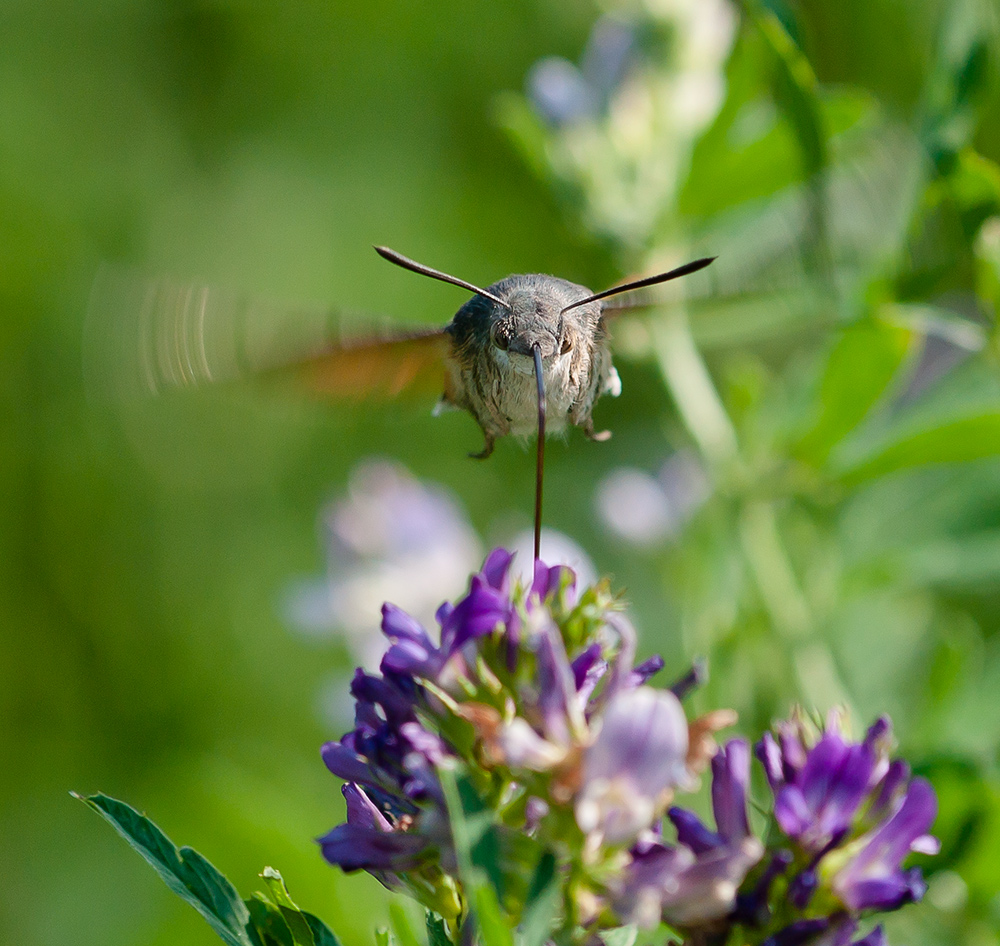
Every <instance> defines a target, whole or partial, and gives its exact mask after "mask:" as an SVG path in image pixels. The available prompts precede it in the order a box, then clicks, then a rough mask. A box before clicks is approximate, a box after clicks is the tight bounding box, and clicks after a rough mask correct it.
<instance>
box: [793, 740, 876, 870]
mask: <svg viewBox="0 0 1000 946" xmlns="http://www.w3.org/2000/svg"><path fill="white" fill-rule="evenodd" d="M875 763H876V759H875V754H874V752H873V751H872V750H871V749H870V748H869V747H868V745H866V744H864V743H862V744H861V745H849V744H847V743H845V742H844V740H843V739H841V738H840V736H838V735H836V734H834V733H827V734H826V735H824V736H823V737H822V738H821V739H820V741H819V742H818V743H817V744H816V745H815V746H813V747H812V749H810V750H809V752H808V754H807V756H806V760H805V764H804V765H803V766H802V767H801V769H799V770H798V771H794V770H791V771H790V774H791V780H789V781H786V782H785V784H783V785H781V786H780V788H779V789H778V791H777V792H776V794H775V799H774V817H775V819H776V820H777V822H778V824H779V825H780V826H781V830H782V831H784V832H785V834H786V835H788V836H789V837H791V838H794V839H795V840H796V841H798V843H799V844H801V845H802V847H803V848H805V849H806V850H808V851H813V852H816V851H820V850H822V849H823V848H824V847H826V846H827V845H828V844H829V843H830V841H831V840H833V839H835V838H837V837H839V836H841V835H843V834H844V833H845V832H847V831H848V829H849V828H850V826H851V823H852V821H853V819H854V816H855V814H856V813H857V811H858V808H859V807H860V805H861V803H862V801H864V799H865V798H866V797H867V795H868V791H869V789H870V787H871V780H872V775H873V773H874V772H875Z"/></svg>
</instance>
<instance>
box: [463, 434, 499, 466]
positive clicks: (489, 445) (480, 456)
mask: <svg viewBox="0 0 1000 946" xmlns="http://www.w3.org/2000/svg"><path fill="white" fill-rule="evenodd" d="M483 437H485V438H486V442H485V443H484V444H483V449H482V450H480V451H479V453H470V454H469V456H470V457H472V459H473V460H485V459H486V458H487V457H488V456H489V455H490V454H491V453H492V452H493V444H494V443H495V442H496V438H495V437H494V436H493V434H490V433H487V432H486V431H485V430H484V431H483Z"/></svg>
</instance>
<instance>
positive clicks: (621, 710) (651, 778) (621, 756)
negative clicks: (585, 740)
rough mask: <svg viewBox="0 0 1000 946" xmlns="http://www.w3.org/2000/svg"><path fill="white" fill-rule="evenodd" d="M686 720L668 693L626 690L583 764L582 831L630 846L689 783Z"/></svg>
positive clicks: (578, 804) (578, 806)
mask: <svg viewBox="0 0 1000 946" xmlns="http://www.w3.org/2000/svg"><path fill="white" fill-rule="evenodd" d="M687 748H688V729H687V719H686V717H685V716H684V710H683V709H682V708H681V704H680V701H679V700H678V699H677V697H675V696H674V695H673V694H672V693H671V692H670V691H669V690H654V689H652V688H650V687H636V688H634V689H631V690H622V691H621V692H619V693H618V694H617V695H616V696H615V697H614V698H613V699H612V701H611V702H610V703H609V704H608V706H607V709H606V710H605V713H604V718H603V722H602V724H601V730H600V732H599V733H598V735H597V739H596V740H595V741H594V744H593V745H592V746H590V748H589V749H588V750H587V753H586V755H585V757H584V762H583V786H582V789H581V791H580V793H579V795H578V796H577V800H576V820H577V824H579V826H580V828H581V830H583V831H584V832H586V833H588V834H590V833H594V834H596V835H597V836H599V837H600V838H601V839H603V840H604V841H605V842H606V843H608V844H611V845H615V844H622V843H624V842H626V841H630V840H632V839H634V838H635V836H636V835H637V834H638V833H639V832H640V831H641V830H643V829H644V828H647V827H648V826H649V825H650V824H651V823H652V821H653V818H654V817H655V815H656V813H657V810H662V806H663V805H664V804H665V802H666V799H667V797H668V792H669V790H670V789H671V788H673V787H675V786H677V785H679V784H681V783H682V782H685V781H686V780H687V777H688V776H687V768H686V764H685V761H686V757H687Z"/></svg>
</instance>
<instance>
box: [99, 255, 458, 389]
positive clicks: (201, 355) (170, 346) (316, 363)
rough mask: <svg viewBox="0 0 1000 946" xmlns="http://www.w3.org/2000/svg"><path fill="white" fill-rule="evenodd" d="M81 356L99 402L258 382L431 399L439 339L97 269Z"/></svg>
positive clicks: (441, 348)
mask: <svg viewBox="0 0 1000 946" xmlns="http://www.w3.org/2000/svg"><path fill="white" fill-rule="evenodd" d="M84 351H85V354H84V370H85V375H86V383H87V388H88V392H89V394H90V395H91V396H92V397H96V398H97V399H99V400H111V401H119V402H120V401H122V400H123V399H124V400H131V399H134V398H136V397H139V396H143V395H155V394H159V393H161V392H163V391H167V390H170V389H177V388H185V387H195V386H199V385H204V384H220V383H229V382H233V381H237V380H240V379H245V378H259V377H267V378H274V379H277V380H282V379H287V380H289V381H291V382H292V383H298V384H301V385H303V386H304V387H306V388H307V389H309V390H312V391H314V392H317V393H320V394H324V395H327V396H332V397H340V398H345V399H359V398H364V397H368V396H373V397H394V396H396V395H398V394H400V393H402V392H403V391H411V390H412V391H414V392H416V391H423V390H425V389H426V390H433V389H435V388H436V391H437V393H440V390H441V386H442V383H443V370H442V367H441V363H442V359H443V357H444V356H445V355H446V354H447V351H448V339H447V336H446V335H445V334H444V332H443V330H441V329H413V330H409V331H407V330H405V329H400V328H399V327H398V326H396V327H393V326H392V323H390V322H388V321H385V322H381V323H375V322H373V320H372V319H370V318H367V319H366V318H364V317H356V316H351V315H348V314H346V313H342V312H337V311H334V310H330V309H323V308H320V307H314V308H309V307H297V308H296V307H292V306H287V305H275V304H268V303H265V302H261V301H259V300H255V299H251V298H249V297H247V296H244V295H240V294H238V293H232V292H226V291H225V290H220V289H217V288H215V287H210V286H199V285H192V284H185V283H179V282H172V281H170V280H165V279H160V280H149V279H143V278H141V277H139V276H136V275H135V274H134V273H130V272H128V271H126V270H122V269H118V268H114V267H111V266H104V267H102V269H101V270H100V272H99V273H98V275H97V278H96V279H95V281H94V286H93V289H92V291H91V295H90V304H89V306H88V313H87V324H86V330H85V348H84Z"/></svg>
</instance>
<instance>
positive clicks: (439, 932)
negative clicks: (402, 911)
mask: <svg viewBox="0 0 1000 946" xmlns="http://www.w3.org/2000/svg"><path fill="white" fill-rule="evenodd" d="M424 922H425V924H426V926H427V942H428V944H429V946H454V944H453V943H452V941H451V937H450V936H449V935H448V927H447V926H446V925H445V922H444V918H443V917H440V916H438V915H437V914H436V913H434V912H433V911H432V910H428V911H427V913H426V914H425V916H424Z"/></svg>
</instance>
